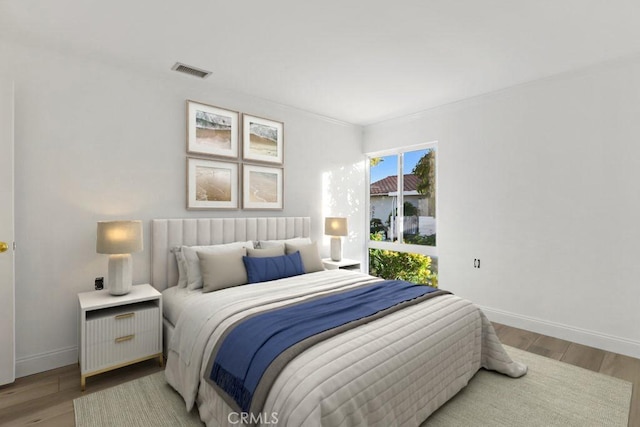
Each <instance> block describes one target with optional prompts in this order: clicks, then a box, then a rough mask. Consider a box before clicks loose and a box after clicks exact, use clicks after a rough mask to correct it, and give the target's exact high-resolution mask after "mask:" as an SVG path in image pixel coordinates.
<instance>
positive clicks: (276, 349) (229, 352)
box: [209, 280, 437, 412]
mask: <svg viewBox="0 0 640 427" xmlns="http://www.w3.org/2000/svg"><path fill="white" fill-rule="evenodd" d="M434 291H437V289H435V288H432V287H429V286H424V285H415V284H413V283H408V282H404V281H400V280H393V281H383V282H378V283H376V284H373V285H366V286H363V287H359V288H357V289H353V290H349V291H344V292H340V293H338V294H332V295H328V296H323V297H320V298H316V299H312V300H310V301H305V302H301V303H297V304H294V305H289V306H285V307H281V308H279V309H275V310H271V311H268V312H265V313H261V314H258V315H255V316H253V317H250V318H248V319H246V320H243V321H241V322H239V323H238V324H237V325H236V326H235V327H233V329H232V330H231V331H230V332H229V333H228V334H227V336H226V337H225V338H224V340H223V342H222V344H221V345H220V346H219V349H218V351H217V353H216V355H215V361H214V363H213V367H212V369H211V372H210V375H209V378H210V380H212V381H213V382H215V383H216V384H217V385H218V386H219V387H220V388H221V389H222V390H223V391H224V392H225V393H227V394H228V395H229V396H230V397H231V398H232V399H233V400H234V401H235V402H236V403H237V404H238V405H239V407H240V408H241V409H242V410H243V411H244V412H248V411H249V409H250V408H251V402H252V399H253V395H254V392H255V390H256V387H257V386H258V383H259V382H260V379H261V378H262V376H263V373H264V372H265V370H266V369H267V368H268V367H269V365H270V364H271V363H272V362H273V361H274V360H275V359H276V358H277V357H278V355H279V354H280V353H282V352H283V351H285V350H287V349H288V348H289V347H291V346H293V345H295V344H296V343H298V342H300V341H302V340H305V339H307V338H309V337H312V336H314V335H316V334H319V333H322V332H324V331H327V330H330V329H332V328H336V327H339V326H341V325H345V324H347V323H349V322H354V321H356V320H358V319H363V318H366V317H369V316H372V315H374V314H376V313H378V312H380V311H382V310H386V309H389V308H391V307H393V306H395V305H398V304H401V303H403V302H406V301H410V300H413V299H416V298H418V297H421V296H424V295H425V294H428V293H431V292H434Z"/></svg>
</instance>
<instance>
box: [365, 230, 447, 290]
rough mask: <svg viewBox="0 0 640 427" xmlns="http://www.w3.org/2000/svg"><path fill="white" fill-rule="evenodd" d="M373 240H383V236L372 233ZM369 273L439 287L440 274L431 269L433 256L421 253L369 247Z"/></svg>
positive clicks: (389, 278)
mask: <svg viewBox="0 0 640 427" xmlns="http://www.w3.org/2000/svg"><path fill="white" fill-rule="evenodd" d="M371 240H377V241H381V240H382V236H381V235H380V234H372V235H371ZM369 274H371V275H372V276H377V277H382V278H383V279H388V280H393V279H397V280H406V281H407V282H413V283H419V284H424V285H429V286H433V287H436V288H437V287H438V275H437V273H433V272H432V271H431V257H428V256H425V255H421V254H412V253H408V252H396V251H388V250H385V249H369Z"/></svg>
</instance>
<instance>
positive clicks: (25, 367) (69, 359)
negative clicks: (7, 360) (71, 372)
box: [16, 346, 78, 378]
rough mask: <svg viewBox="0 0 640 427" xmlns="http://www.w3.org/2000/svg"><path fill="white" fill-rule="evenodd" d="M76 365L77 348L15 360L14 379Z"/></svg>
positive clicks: (62, 349)
mask: <svg viewBox="0 0 640 427" xmlns="http://www.w3.org/2000/svg"><path fill="white" fill-rule="evenodd" d="M74 363H78V347H77V346H73V347H67V348H61V349H59V350H53V351H48V352H46V353H40V354H36V355H33V356H27V357H21V358H18V359H16V378H20V377H26V376H27V375H31V374H37V373H38V372H44V371H48V370H50V369H55V368H60V367H62V366H67V365H72V364H74Z"/></svg>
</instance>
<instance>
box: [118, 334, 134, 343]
mask: <svg viewBox="0 0 640 427" xmlns="http://www.w3.org/2000/svg"><path fill="white" fill-rule="evenodd" d="M134 336H135V334H132V335H127V336H124V337H119V338H116V343H121V342H125V341H131V340H132V339H133V337H134Z"/></svg>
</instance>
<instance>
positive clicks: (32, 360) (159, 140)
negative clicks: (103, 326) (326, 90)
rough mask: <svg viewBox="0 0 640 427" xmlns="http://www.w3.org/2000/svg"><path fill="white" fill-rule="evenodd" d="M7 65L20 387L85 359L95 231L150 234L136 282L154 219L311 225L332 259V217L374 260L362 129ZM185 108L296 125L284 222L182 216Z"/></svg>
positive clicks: (88, 63) (104, 67)
mask: <svg viewBox="0 0 640 427" xmlns="http://www.w3.org/2000/svg"><path fill="white" fill-rule="evenodd" d="M0 57H2V60H3V61H7V62H9V63H10V64H11V68H12V71H13V74H14V78H15V87H16V123H15V140H16V153H15V160H16V175H15V177H16V240H17V243H18V250H17V254H16V342H17V347H16V353H17V354H16V356H17V373H18V376H22V375H26V374H30V373H33V372H38V371H42V370H46V369H50V368H54V367H57V366H63V365H66V364H71V363H75V362H76V361H77V356H76V354H77V353H76V351H77V297H76V294H77V293H78V292H83V291H88V290H92V289H93V281H94V278H95V277H96V276H104V275H105V274H106V267H107V257H106V255H98V254H96V253H95V238H96V237H95V232H96V221H98V220H106V219H141V220H143V221H144V222H145V223H144V224H145V229H144V231H145V233H146V236H145V248H146V249H145V251H144V252H141V253H138V254H134V256H133V262H134V283H144V282H148V281H149V280H150V259H151V258H150V239H149V234H150V233H149V231H150V228H149V220H150V219H152V218H179V217H227V216H248V217H253V216H277V215H286V216H311V217H312V219H313V222H312V233H313V237H314V238H315V239H318V240H320V241H321V242H322V245H323V249H322V250H323V252H324V254H325V255H328V252H329V249H328V240H327V239H326V238H324V237H323V235H322V233H323V215H330V214H332V215H349V222H350V230H351V236H350V237H349V238H348V239H347V241H346V242H345V248H344V251H345V256H350V257H358V256H360V255H361V254H362V253H363V252H362V249H363V248H362V245H363V243H362V242H363V239H362V236H361V233H359V231H360V230H364V229H365V228H364V222H365V221H366V215H365V213H364V212H362V208H361V207H360V206H359V204H360V203H361V199H362V197H361V195H362V194H363V193H364V172H363V167H364V166H363V165H364V162H363V156H362V147H361V141H362V130H361V128H360V127H357V126H352V125H347V124H344V123H340V122H336V121H333V120H330V119H326V118H323V117H320V116H317V115H313V114H310V113H307V112H303V111H300V110H296V109H292V108H289V107H284V106H280V105H276V104H273V103H270V102H267V101H264V100H260V99H256V98H253V97H250V96H246V95H241V94H237V93H230V92H228V91H224V90H217V89H215V87H214V85H213V82H211V81H200V80H197V79H194V78H193V77H190V76H182V75H179V74H172V73H167V74H166V75H165V74H162V73H158V74H157V75H146V74H143V73H141V72H137V71H133V69H131V70H129V69H123V68H119V67H118V66H117V65H111V64H106V63H101V62H98V61H97V60H94V59H85V58H78V57H73V56H71V55H67V54H62V53H56V52H51V51H45V50H39V49H37V48H32V47H23V46H16V45H11V44H6V43H2V42H0ZM170 65H171V64H168V65H167V67H169V66H170ZM210 79H215V76H213V77H210ZM186 99H193V100H197V101H201V102H205V103H211V104H214V105H218V106H221V107H224V108H229V109H233V110H236V111H240V112H245V113H251V114H255V115H258V116H262V117H269V118H273V119H275V120H279V121H283V122H284V123H285V162H286V163H285V209H284V211H283V212H273V211H265V212H261V211H187V210H186V209H185V203H186V196H185V189H186V160H185V158H186V151H185V147H186V142H185V138H186V124H185V120H186V112H185V100H186ZM345 189H348V191H345Z"/></svg>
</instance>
